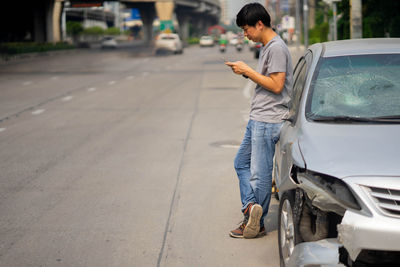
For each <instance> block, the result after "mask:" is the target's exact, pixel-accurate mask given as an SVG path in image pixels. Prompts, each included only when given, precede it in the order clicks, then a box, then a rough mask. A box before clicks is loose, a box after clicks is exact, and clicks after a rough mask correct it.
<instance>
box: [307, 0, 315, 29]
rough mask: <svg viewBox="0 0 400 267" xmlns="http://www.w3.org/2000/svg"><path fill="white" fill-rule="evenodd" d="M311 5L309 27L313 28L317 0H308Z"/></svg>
mask: <svg viewBox="0 0 400 267" xmlns="http://www.w3.org/2000/svg"><path fill="white" fill-rule="evenodd" d="M308 3H309V4H310V5H309V13H308V16H309V17H308V18H309V20H308V28H309V29H313V28H314V27H315V5H316V1H315V0H308Z"/></svg>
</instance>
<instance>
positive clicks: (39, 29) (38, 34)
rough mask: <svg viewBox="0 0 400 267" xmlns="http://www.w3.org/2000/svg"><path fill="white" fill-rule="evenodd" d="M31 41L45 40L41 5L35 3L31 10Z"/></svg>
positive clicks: (44, 23)
mask: <svg viewBox="0 0 400 267" xmlns="http://www.w3.org/2000/svg"><path fill="white" fill-rule="evenodd" d="M33 13H34V14H33V41H34V42H37V43H43V42H45V41H46V34H45V33H46V28H45V25H46V22H45V19H44V16H45V13H44V12H43V9H42V6H41V5H37V6H35V7H34V10H33Z"/></svg>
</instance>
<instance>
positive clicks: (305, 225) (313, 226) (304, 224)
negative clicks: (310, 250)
mask: <svg viewBox="0 0 400 267" xmlns="http://www.w3.org/2000/svg"><path fill="white" fill-rule="evenodd" d="M315 210H316V211H314V212H313V211H312V210H311V208H309V207H308V206H307V205H304V206H303V210H302V213H301V220H300V227H299V232H300V235H301V238H302V239H303V240H304V241H306V242H312V241H318V240H321V239H324V238H327V237H328V235H329V221H328V215H327V213H326V212H323V211H320V210H319V209H315Z"/></svg>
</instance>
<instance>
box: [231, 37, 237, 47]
mask: <svg viewBox="0 0 400 267" xmlns="http://www.w3.org/2000/svg"><path fill="white" fill-rule="evenodd" d="M238 43H239V38H238V37H237V36H233V37H232V38H231V39H230V40H229V44H230V45H232V46H235V45H237V44H238Z"/></svg>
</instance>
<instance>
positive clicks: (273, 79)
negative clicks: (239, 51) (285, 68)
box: [225, 61, 286, 94]
mask: <svg viewBox="0 0 400 267" xmlns="http://www.w3.org/2000/svg"><path fill="white" fill-rule="evenodd" d="M225 64H226V65H228V66H229V67H231V68H232V70H233V72H234V73H236V74H242V75H246V76H247V77H249V79H251V80H252V81H253V82H255V83H257V84H258V85H260V86H261V87H263V88H265V89H267V90H268V91H270V92H272V93H274V94H280V93H281V92H282V90H283V87H284V85H285V79H286V73H285V72H276V73H271V74H270V75H269V76H265V75H262V74H260V73H258V72H257V71H255V70H253V69H252V68H250V67H249V66H248V65H247V64H246V63H244V62H242V61H236V62H226V63H225Z"/></svg>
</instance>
